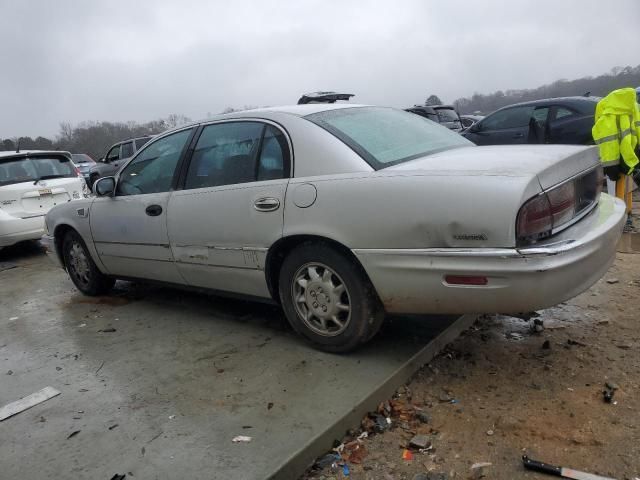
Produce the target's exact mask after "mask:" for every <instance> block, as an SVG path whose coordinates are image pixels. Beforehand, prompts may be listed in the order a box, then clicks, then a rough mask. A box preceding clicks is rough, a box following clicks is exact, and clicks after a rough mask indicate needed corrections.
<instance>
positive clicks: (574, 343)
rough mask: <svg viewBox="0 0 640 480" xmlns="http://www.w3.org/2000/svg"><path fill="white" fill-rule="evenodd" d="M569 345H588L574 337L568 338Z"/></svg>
mask: <svg viewBox="0 0 640 480" xmlns="http://www.w3.org/2000/svg"><path fill="white" fill-rule="evenodd" d="M567 345H577V346H579V347H586V346H588V345H587V344H586V343H583V342H579V341H578V340H574V339H573V338H569V339H568V340H567Z"/></svg>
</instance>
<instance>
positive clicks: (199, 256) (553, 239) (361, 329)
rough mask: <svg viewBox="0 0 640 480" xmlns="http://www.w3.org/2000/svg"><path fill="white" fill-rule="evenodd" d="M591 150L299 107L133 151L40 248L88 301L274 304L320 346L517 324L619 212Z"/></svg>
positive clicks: (587, 269)
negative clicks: (439, 326) (129, 292)
mask: <svg viewBox="0 0 640 480" xmlns="http://www.w3.org/2000/svg"><path fill="white" fill-rule="evenodd" d="M601 185H602V169H601V167H600V164H599V160H598V150H597V148H595V147H579V146H566V145H562V146H561V145H553V146H551V145H525V146H495V147H476V146H474V145H473V144H471V142H469V141H467V140H466V139H464V138H462V137H461V136H460V135H458V134H456V133H454V132H451V131H450V130H448V129H447V128H445V127H442V126H440V125H438V124H436V123H434V122H431V121H429V120H426V119H424V118H422V117H420V116H417V115H414V114H412V113H407V112H404V111H400V110H395V109H392V108H382V107H373V106H363V105H351V104H341V105H338V104H334V105H327V104H310V105H296V106H291V107H279V108H265V109H259V110H251V111H245V112H238V113H233V114H229V115H223V116H219V117H216V118H214V119H211V120H208V121H206V122H200V123H196V124H193V125H189V126H184V127H181V128H178V129H175V130H172V131H169V132H166V133H164V134H162V135H160V136H158V137H156V138H154V139H153V140H152V141H151V142H149V143H148V144H147V145H145V147H144V148H142V149H141V150H140V151H139V152H138V153H137V154H136V155H135V156H134V157H133V158H132V159H131V160H130V161H129V162H128V164H126V165H125V166H124V168H121V169H120V171H119V173H118V174H117V175H116V176H115V177H106V178H102V179H100V180H99V181H98V182H97V183H96V185H95V187H94V188H95V193H96V197H95V198H87V199H84V200H80V201H76V202H72V203H67V204H64V205H59V206H57V207H55V208H53V209H52V210H51V211H50V212H49V214H48V215H47V217H46V226H47V233H46V235H45V236H44V237H43V242H44V243H45V245H47V246H48V250H49V252H50V254H51V256H52V257H53V258H55V259H56V260H57V261H59V262H60V263H61V265H62V267H63V268H65V269H66V270H67V272H68V273H69V276H70V277H71V280H72V281H73V283H74V284H75V285H76V287H77V288H78V289H79V290H80V291H81V292H83V293H84V294H87V295H101V294H105V293H106V292H108V291H109V289H110V288H111V287H112V286H113V284H114V282H115V280H116V279H136V280H150V281H156V282H158V281H159V282H164V283H168V284H174V285H181V286H187V287H197V288H205V289H210V290H212V291H218V292H224V293H229V294H240V295H243V296H247V297H253V298H256V299H262V300H269V301H275V302H278V303H280V304H281V305H282V308H283V310H284V312H285V314H286V317H287V319H288V320H289V322H290V323H291V325H292V326H293V328H294V329H295V330H296V331H297V332H299V333H300V334H301V335H303V336H304V337H305V338H307V339H308V340H309V341H311V342H312V343H313V344H314V345H316V346H317V347H318V348H321V349H323V350H327V351H332V352H345V351H349V350H352V349H354V348H356V347H357V346H358V345H361V344H362V343H364V342H366V341H367V340H369V339H370V338H371V337H373V336H374V335H375V334H376V332H377V331H378V329H379V327H380V325H381V323H382V320H383V318H384V314H385V312H387V313H452V314H455V313H483V312H486V313H493V312H501V313H513V312H525V311H531V310H535V309H539V308H543V307H548V306H551V305H555V304H557V303H560V302H562V301H564V300H567V299H569V298H571V297H573V296H575V295H577V294H579V293H580V292H582V291H584V290H585V289H587V288H589V287H590V286H591V285H592V284H593V283H594V282H596V281H597V280H598V279H599V278H601V276H602V275H603V274H604V273H605V272H606V270H607V268H608V267H609V265H610V264H611V262H612V261H613V259H614V256H615V250H616V243H617V241H618V238H619V237H620V235H621V232H622V227H623V223H624V220H625V208H624V205H623V203H622V202H621V201H619V200H616V199H614V198H612V197H610V196H608V195H606V194H603V193H601V192H600V189H601Z"/></svg>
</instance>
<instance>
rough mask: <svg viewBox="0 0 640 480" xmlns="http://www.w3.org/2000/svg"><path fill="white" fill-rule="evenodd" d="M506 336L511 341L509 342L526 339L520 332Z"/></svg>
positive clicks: (509, 333)
mask: <svg viewBox="0 0 640 480" xmlns="http://www.w3.org/2000/svg"><path fill="white" fill-rule="evenodd" d="M505 336H506V337H507V338H508V339H509V340H518V341H519V340H523V339H524V335H522V334H521V333H518V332H507V333H506V334H505Z"/></svg>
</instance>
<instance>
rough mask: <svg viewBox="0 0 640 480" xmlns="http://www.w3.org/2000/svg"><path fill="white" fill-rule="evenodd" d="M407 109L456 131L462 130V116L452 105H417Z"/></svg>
mask: <svg viewBox="0 0 640 480" xmlns="http://www.w3.org/2000/svg"><path fill="white" fill-rule="evenodd" d="M405 110H406V111H407V112H411V113H415V114H416V115H420V116H421V117H425V118H428V119H429V120H433V121H434V122H436V123H440V124H442V125H444V126H445V127H447V128H448V129H449V130H453V131H454V132H461V131H462V122H461V121H460V116H459V115H458V112H456V109H455V108H453V106H451V105H416V106H415V107H411V108H406V109H405Z"/></svg>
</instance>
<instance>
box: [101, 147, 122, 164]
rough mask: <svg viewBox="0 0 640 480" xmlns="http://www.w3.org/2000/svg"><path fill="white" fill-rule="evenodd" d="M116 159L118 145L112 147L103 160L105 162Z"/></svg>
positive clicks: (117, 157)
mask: <svg viewBox="0 0 640 480" xmlns="http://www.w3.org/2000/svg"><path fill="white" fill-rule="evenodd" d="M116 160H120V145H116V146H115V147H113V148H112V149H111V150H109V153H107V155H106V156H105V157H104V161H105V162H106V163H109V162H114V161H116Z"/></svg>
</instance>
